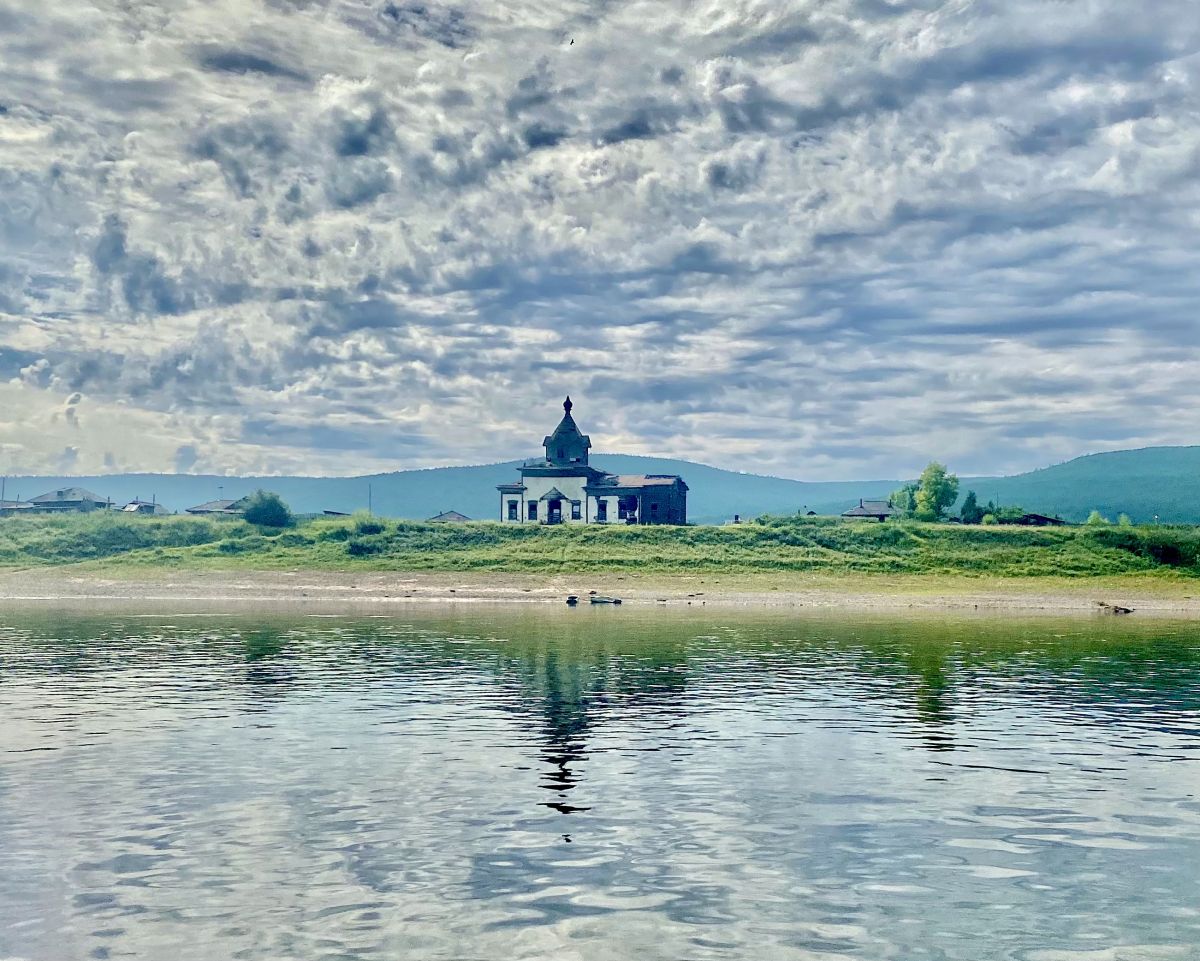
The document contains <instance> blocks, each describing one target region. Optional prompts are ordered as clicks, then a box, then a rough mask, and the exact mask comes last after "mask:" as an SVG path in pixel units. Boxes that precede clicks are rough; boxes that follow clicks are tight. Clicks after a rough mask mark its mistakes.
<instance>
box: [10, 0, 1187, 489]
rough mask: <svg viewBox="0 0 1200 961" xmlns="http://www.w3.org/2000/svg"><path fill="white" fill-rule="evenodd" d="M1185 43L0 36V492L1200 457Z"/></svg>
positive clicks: (124, 23)
mask: <svg viewBox="0 0 1200 961" xmlns="http://www.w3.org/2000/svg"><path fill="white" fill-rule="evenodd" d="M1193 7H1194V3H1193V0H1142V2H1141V3H1139V4H1137V14H1136V16H1131V14H1130V6H1129V3H1128V0H1062V2H1058V3H1053V4H1048V3H1046V2H1045V0H979V2H975V3H970V4H966V3H961V2H949V0H946V2H939V0H821V2H816V0H808V2H786V0H762V2H758V0H711V2H699V3H695V2H693V3H682V2H678V3H675V2H670V0H665V2H664V0H652V2H650V0H647V2H622V0H617V2H613V3H604V4H579V3H566V2H564V3H561V4H557V5H556V4H555V3H553V2H551V3H540V4H529V3H524V2H516V0H490V2H488V3H452V2H440V0H425V2H422V3H419V4H417V3H406V2H402V0H306V2H283V0H173V2H171V3H155V2H153V0H141V2H139V3H136V4H129V3H124V2H118V0H91V2H88V0H74V2H69V3H45V4H28V3H16V2H13V0H0V399H2V400H3V408H2V411H0V456H3V458H4V460H5V462H4V463H3V464H0V470H14V469H24V470H54V469H60V468H63V467H64V466H70V467H71V468H73V469H76V470H80V471H85V470H103V469H116V468H120V469H135V468H141V469H172V468H174V469H180V470H198V471H199V470H218V471H262V472H272V471H300V470H306V471H314V472H315V471H337V472H348V471H354V470H360V469H361V470H369V469H379V468H387V467H399V466H417V465H424V464H432V463H445V462H458V463H464V462H479V461H485V460H496V459H500V458H505V457H510V456H518V455H521V454H525V453H528V452H529V450H530V448H531V447H533V446H535V445H536V443H537V441H538V440H539V439H540V438H541V436H542V433H544V431H545V429H546V428H547V425H548V424H549V422H550V421H551V420H553V418H554V412H555V407H556V405H557V403H558V401H559V400H560V399H561V395H562V394H564V393H566V392H568V391H569V392H570V393H572V394H573V395H576V397H577V400H578V401H579V402H580V407H579V413H580V415H581V416H583V417H584V418H585V420H586V423H587V426H588V428H589V431H590V433H591V434H592V435H593V437H594V438H595V439H596V441H597V446H598V447H600V448H603V449H608V450H622V451H628V452H642V453H658V454H663V455H675V456H683V457H691V458H695V459H700V460H705V461H709V462H711V463H716V464H720V465H723V466H730V467H737V468H746V469H756V470H764V471H771V472H776V473H783V474H789V475H793V476H800V477H807V478H814V479H817V478H829V477H837V476H854V475H863V474H869V475H874V476H879V475H883V476H888V475H896V474H900V473H905V472H908V471H912V470H914V469H916V468H918V467H919V466H920V465H921V463H922V462H923V460H924V459H925V458H926V457H929V456H940V457H942V458H945V459H947V460H948V461H949V462H950V463H951V464H952V465H954V466H955V467H957V468H958V469H960V470H961V471H966V472H975V471H979V472H983V471H993V470H995V471H999V470H1012V469H1020V468H1026V467H1030V466H1036V465H1038V464H1040V463H1043V462H1046V461H1048V460H1057V459H1061V458H1063V457H1066V456H1070V455H1072V454H1076V453H1080V452H1083V451H1087V450H1095V449H1100V448H1105V447H1124V446H1135V445H1145V444H1156V443H1190V442H1195V441H1196V440H1197V439H1198V438H1197V435H1196V431H1195V425H1196V424H1197V423H1200V380H1198V379H1197V377H1196V370H1197V366H1196V365H1197V362H1198V361H1200V331H1198V329H1197V320H1196V305H1197V294H1198V293H1200V289H1198V288H1200V236H1198V233H1200V230H1198V227H1200V180H1198V174H1200V82H1198V81H1200V57H1198V56H1197V52H1198V50H1200V18H1196V17H1195V16H1194V9H1193ZM572 40H573V41H574V43H572V42H571V41H572Z"/></svg>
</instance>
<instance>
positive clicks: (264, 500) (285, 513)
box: [243, 490, 295, 527]
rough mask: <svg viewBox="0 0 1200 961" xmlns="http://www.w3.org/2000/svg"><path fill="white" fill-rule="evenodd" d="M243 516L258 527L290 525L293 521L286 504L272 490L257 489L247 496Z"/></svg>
mask: <svg viewBox="0 0 1200 961" xmlns="http://www.w3.org/2000/svg"><path fill="white" fill-rule="evenodd" d="M243 516H244V517H245V518H246V520H247V521H248V522H249V523H251V524H257V525H259V526H260V527H291V526H292V524H294V523H295V518H293V517H292V512H291V510H289V509H288V506H287V504H285V503H284V502H283V500H282V499H281V498H280V497H279V495H278V494H276V493H274V492H272V491H264V490H257V491H255V492H254V493H253V494H251V495H250V496H249V497H247V498H246V500H245V511H244V512H243Z"/></svg>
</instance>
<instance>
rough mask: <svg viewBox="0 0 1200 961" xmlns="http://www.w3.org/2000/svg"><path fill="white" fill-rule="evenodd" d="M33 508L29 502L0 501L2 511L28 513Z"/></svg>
mask: <svg viewBox="0 0 1200 961" xmlns="http://www.w3.org/2000/svg"><path fill="white" fill-rule="evenodd" d="M32 507H33V505H32V504H31V503H29V501H0V511H27V510H29V509H30V508H32Z"/></svg>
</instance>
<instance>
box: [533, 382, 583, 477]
mask: <svg viewBox="0 0 1200 961" xmlns="http://www.w3.org/2000/svg"><path fill="white" fill-rule="evenodd" d="M573 406H574V405H573V404H572V403H571V398H570V397H568V398H567V399H566V400H565V401H563V418H562V420H560V421H559V422H558V426H557V427H555V428H554V433H553V434H551V435H550V436H549V437H547V438H545V439H544V440H543V441H542V446H543V447H545V448H546V460H548V461H549V462H550V463H551V464H553V465H554V466H555V467H574V466H576V465H580V464H587V462H588V448H590V447H591V446H592V439H591V438H590V437H588V436H587V435H586V434H581V433H579V428H578V427H576V426H575V419H574V418H573V417H572V416H571V408H572V407H573Z"/></svg>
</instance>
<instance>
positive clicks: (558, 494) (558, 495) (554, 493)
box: [538, 487, 567, 501]
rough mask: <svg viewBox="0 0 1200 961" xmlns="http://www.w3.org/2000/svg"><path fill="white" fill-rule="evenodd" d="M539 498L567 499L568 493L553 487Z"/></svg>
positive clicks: (548, 499) (547, 499) (543, 499)
mask: <svg viewBox="0 0 1200 961" xmlns="http://www.w3.org/2000/svg"><path fill="white" fill-rule="evenodd" d="M538 500H542V501H565V500H567V495H566V494H564V493H563V492H562V491H560V490H559V489H558V488H557V487H551V488H550V489H549V490H548V491H546V493H544V494H543V495H542V496H541V497H539V498H538Z"/></svg>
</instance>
